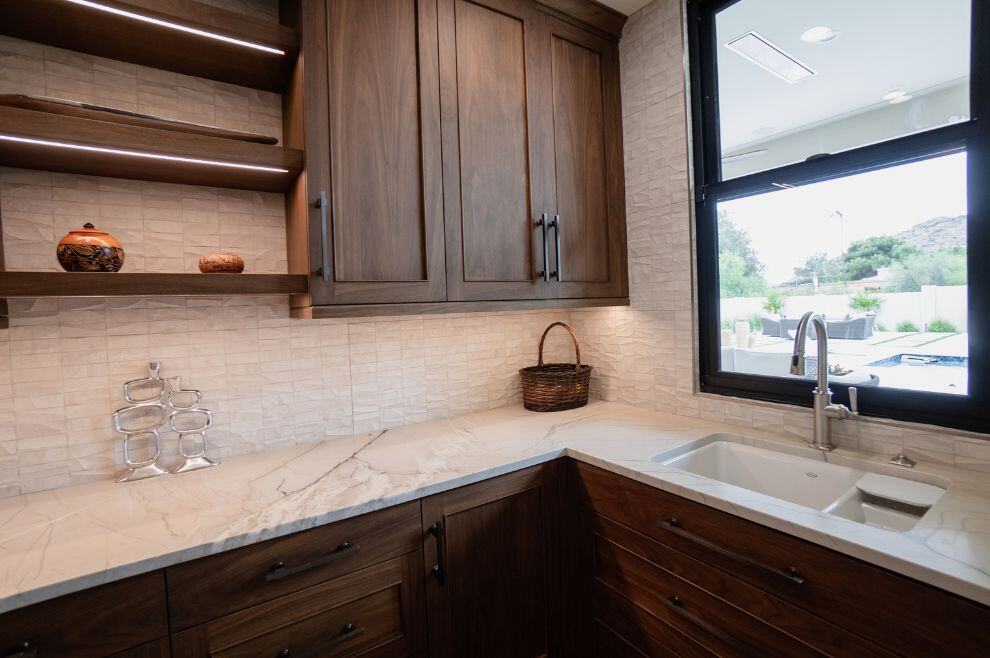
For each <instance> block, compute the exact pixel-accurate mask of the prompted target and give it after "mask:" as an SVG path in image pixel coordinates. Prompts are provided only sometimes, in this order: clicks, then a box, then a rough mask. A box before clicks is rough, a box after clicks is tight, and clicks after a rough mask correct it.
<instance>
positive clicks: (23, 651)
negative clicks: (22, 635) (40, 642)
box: [3, 642, 38, 658]
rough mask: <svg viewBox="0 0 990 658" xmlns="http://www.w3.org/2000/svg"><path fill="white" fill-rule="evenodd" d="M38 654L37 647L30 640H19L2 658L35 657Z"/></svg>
mask: <svg viewBox="0 0 990 658" xmlns="http://www.w3.org/2000/svg"><path fill="white" fill-rule="evenodd" d="M37 655H38V647H36V646H34V645H33V644H31V643H30V642H21V643H20V644H18V645H17V646H15V647H14V648H12V649H11V650H10V653H8V654H6V655H4V657H3V658H35V656H37Z"/></svg>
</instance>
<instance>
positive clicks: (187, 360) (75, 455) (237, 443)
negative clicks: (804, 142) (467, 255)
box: [0, 0, 990, 496]
mask: <svg viewBox="0 0 990 658" xmlns="http://www.w3.org/2000/svg"><path fill="white" fill-rule="evenodd" d="M210 2H211V4H216V5H218V6H223V7H225V8H227V9H232V10H235V11H243V12H246V13H251V14H253V15H257V16H261V17H268V18H271V17H273V16H274V15H275V14H274V11H275V10H274V7H275V5H276V4H277V3H274V2H273V1H272V0H210ZM681 30H682V15H681V11H680V7H679V4H678V3H677V2H676V1H675V0H656V1H655V2H654V3H652V4H651V5H648V6H647V7H646V8H644V9H643V10H641V11H640V12H638V13H637V14H635V15H634V16H633V17H631V18H630V20H629V23H628V24H627V26H626V30H625V35H624V38H623V41H622V46H621V56H622V93H623V120H624V139H625V151H626V155H625V160H626V162H625V165H626V201H627V216H628V227H629V231H628V232H629V260H630V283H631V297H632V307H631V308H611V309H598V310H588V311H572V312H569V313H557V312H529V313H497V314H478V315H459V316H429V317H417V318H391V319H369V320H364V319H359V320H346V321H344V320H342V321H306V322H304V321H293V320H290V319H288V308H287V300H286V299H284V298H281V297H263V298H227V299H221V298H206V299H202V298H169V299H92V300H88V299H75V300H18V301H12V302H11V304H10V307H11V328H10V329H9V330H6V331H4V330H0V496H5V495H6V496H9V495H15V494H17V493H22V492H29V491H38V490H42V489H49V488H56V487H63V486H67V485H70V484H74V483H81V482H86V481H89V480H93V479H105V478H110V477H112V475H113V473H114V472H115V470H116V469H117V468H118V466H117V465H118V464H119V463H120V459H121V455H120V449H119V442H118V441H117V440H116V439H115V437H114V435H113V433H112V431H111V428H110V420H109V416H110V413H111V411H112V410H113V409H114V408H116V407H117V406H120V405H121V404H122V400H121V398H120V384H121V383H122V382H123V381H125V380H127V379H132V378H135V377H140V376H143V375H144V369H145V367H146V364H147V362H148V361H149V360H152V359H157V360H161V361H162V362H163V373H164V374H166V375H182V376H183V377H184V381H185V382H186V383H187V384H188V385H190V386H192V387H195V388H200V389H202V390H203V392H204V394H205V398H204V406H207V407H209V408H211V409H213V410H214V411H216V426H215V428H214V429H213V430H212V431H211V433H210V439H211V442H212V445H213V446H214V452H215V453H217V454H219V455H221V456H225V455H232V454H237V453H244V452H251V451H257V450H265V449H271V448H274V447H278V446H281V445H285V444H289V443H293V442H299V441H313V440H321V439H324V438H327V437H333V436H340V435H348V434H352V433H359V432H367V431H373V430H378V429H382V428H387V427H393V426H396V425H400V424H404V423H412V422H418V421H422V420H427V419H430V418H439V417H445V416H449V415H455V414H460V413H465V412H469V411H474V410H479V409H485V408H489V407H495V406H501V405H505V404H513V403H518V401H519V384H518V376H517V374H516V371H517V370H518V368H520V367H522V366H524V365H529V364H530V363H532V362H533V360H534V359H535V351H536V344H537V342H538V340H539V336H540V333H541V332H542V330H543V328H544V327H545V326H546V325H547V324H549V323H550V322H552V321H554V320H558V319H565V320H568V321H569V322H571V323H572V324H573V325H574V327H575V329H576V330H577V332H578V336H579V337H580V339H581V341H582V355H583V357H584V361H585V362H587V363H591V364H592V365H594V366H595V367H596V372H595V376H594V378H593V380H592V391H593V394H594V395H596V396H599V397H603V398H606V399H609V400H617V401H622V402H627V403H630V404H635V405H638V406H642V407H647V408H653V409H658V410H662V411H668V412H673V413H678V414H682V415H687V416H700V417H704V418H709V419H712V420H719V421H727V422H730V423H734V424H737V425H739V426H741V427H744V428H752V429H754V430H766V431H774V432H779V433H789V434H792V435H797V436H801V437H806V436H808V435H809V434H810V432H811V417H810V414H809V413H808V412H807V411H806V410H804V409H791V408H784V407H766V406H756V405H752V404H748V403H741V402H735V401H733V400H730V399H712V398H710V397H704V396H699V395H697V394H696V393H695V344H696V340H695V311H694V300H693V293H692V257H693V256H692V254H693V247H692V238H691V217H690V195H689V188H688V141H687V131H686V112H685V104H684V69H683V66H684V63H683V41H682V35H681ZM0 93H31V94H46V95H53V96H63V97H68V98H74V99H79V100H86V101H92V102H98V103H105V104H113V105H118V106H120V107H125V108H129V109H136V110H140V111H145V112H152V113H158V114H166V115H170V116H174V117H176V118H180V119H185V120H192V121H203V122H207V123H213V124H215V125H219V126H222V127H226V128H233V129H240V130H253V131H257V132H267V133H269V134H275V135H277V134H279V130H280V121H281V118H280V99H279V97H278V96H277V95H275V94H269V93H265V92H257V91H253V90H247V89H243V88H239V87H233V86H231V85H224V84H220V83H214V82H210V81H206V80H199V79H196V78H190V77H188V76H179V75H175V74H171V73H164V72H161V71H154V70H151V69H146V68H143V67H137V66H133V65H129V64H122V63H119V62H111V61H109V60H103V59H99V58H95V57H89V56H86V55H80V54H76V53H69V52H67V51H60V50H57V49H53V48H48V47H44V46H39V45H36V44H31V43H27V42H23V41H18V40H15V39H9V38H6V37H0ZM0 212H2V217H3V232H4V242H5V255H6V258H7V264H8V267H9V268H11V269H32V270H56V269H57V263H56V261H55V257H54V246H55V243H56V242H57V240H58V239H59V237H60V236H61V235H62V234H63V233H64V232H65V231H66V230H68V229H69V228H70V227H73V226H76V225H77V224H81V223H83V222H84V221H93V222H94V223H96V224H97V225H98V226H101V227H103V228H106V229H107V230H110V231H111V232H113V233H115V234H116V235H117V236H118V238H120V239H121V241H122V242H123V243H124V247H125V249H126V250H127V259H126V263H125V270H129V271H196V261H197V259H198V257H199V255H200V254H201V253H204V252H206V251H211V250H216V249H229V250H232V251H236V252H238V253H240V254H242V255H243V256H244V257H245V259H246V261H247V265H248V270H249V271H254V272H284V271H285V267H286V265H285V232H284V211H283V208H282V197H281V195H271V194H258V193H246V192H239V191H233V190H218V189H212V188H204V187H193V186H181V185H163V184H158V183H144V182H135V181H123V180H115V179H102V178H93V177H86V176H71V175H63V174H52V173H46V172H34V171H23V170H15V169H2V170H0ZM549 348H550V354H551V358H554V359H569V358H570V357H569V356H568V354H569V345H568V343H567V342H566V340H565V338H564V336H563V335H559V336H556V337H554V338H553V339H551V340H550V346H549ZM837 433H838V437H839V440H840V441H841V442H842V443H843V444H845V445H849V446H852V447H860V448H862V449H864V450H869V451H874V452H881V453H893V452H896V451H897V450H899V449H901V448H904V449H906V450H907V451H908V453H909V454H913V455H914V456H916V457H920V458H922V459H928V460H935V461H941V462H944V463H954V464H957V465H959V466H964V467H968V468H978V469H982V470H985V471H987V472H990V442H988V441H983V440H981V439H978V438H960V437H956V436H952V435H948V434H943V433H939V432H938V431H937V430H932V431H930V432H923V431H918V430H913V429H901V428H889V427H881V426H876V425H867V424H856V423H848V422H847V423H842V424H839V425H838V432H837ZM166 449H167V450H169V451H173V450H174V439H172V440H170V441H169V442H168V443H167V445H166Z"/></svg>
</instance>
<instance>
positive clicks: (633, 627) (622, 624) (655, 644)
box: [592, 584, 716, 658]
mask: <svg viewBox="0 0 990 658" xmlns="http://www.w3.org/2000/svg"><path fill="white" fill-rule="evenodd" d="M595 589H596V590H597V592H596V594H595V595H594V596H593V602H592V610H593V620H594V625H595V626H599V625H602V626H605V627H606V628H608V629H610V630H611V631H612V632H614V633H615V634H616V635H618V636H620V637H621V638H622V639H623V640H624V641H626V642H628V643H629V644H632V645H633V646H635V647H636V650H637V651H639V652H640V653H641V654H643V655H646V656H650V658H661V657H663V658H666V657H667V656H680V657H681V658H713V657H714V656H715V655H716V654H714V653H712V652H711V651H709V650H708V649H705V648H704V647H703V646H701V645H700V644H698V643H697V642H695V641H694V640H692V639H690V638H689V637H687V636H686V635H684V634H683V633H681V632H680V631H676V630H674V629H673V628H672V627H670V626H668V625H667V624H665V623H664V622H662V621H660V620H659V619H657V618H656V617H654V616H653V615H651V614H650V613H648V612H647V611H645V610H643V609H642V608H640V607H639V606H637V605H635V604H634V603H632V602H631V601H627V600H626V599H624V598H622V597H621V596H619V595H618V594H616V593H615V592H614V591H613V590H611V589H609V588H608V587H605V586H603V585H601V584H599V585H597V587H596V588H595ZM593 655H595V656H596V657H598V656H601V657H602V658H604V657H606V656H608V655H609V654H608V653H603V652H601V651H598V652H597V653H595V654H593Z"/></svg>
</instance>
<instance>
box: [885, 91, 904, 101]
mask: <svg viewBox="0 0 990 658" xmlns="http://www.w3.org/2000/svg"><path fill="white" fill-rule="evenodd" d="M901 96H907V92H906V91H904V90H903V89H895V90H894V91H891V92H888V93H886V94H884V95H883V99H884V100H885V101H892V100H894V99H895V98H900V97H901Z"/></svg>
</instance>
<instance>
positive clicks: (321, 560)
mask: <svg viewBox="0 0 990 658" xmlns="http://www.w3.org/2000/svg"><path fill="white" fill-rule="evenodd" d="M359 550H361V547H360V546H355V545H354V544H352V543H351V542H349V541H345V542H344V543H343V544H341V545H340V546H338V547H337V548H336V549H335V550H334V551H333V553H328V554H326V555H324V556H323V557H318V558H316V559H314V560H310V561H309V562H304V563H303V564H297V565H296V566H294V567H289V566H286V564H285V562H276V563H275V564H274V565H273V566H272V568H271V569H269V570H268V571H267V572H266V573H265V581H266V582H269V583H270V582H272V581H273V580H281V579H282V578H286V577H287V576H292V575H294V574H297V573H301V572H303V571H309V570H310V569H315V568H316V567H322V566H323V565H324V564H329V563H330V562H334V561H336V560H339V559H340V558H342V557H345V556H347V555H350V554H351V553H356V552H357V551H359Z"/></svg>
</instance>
